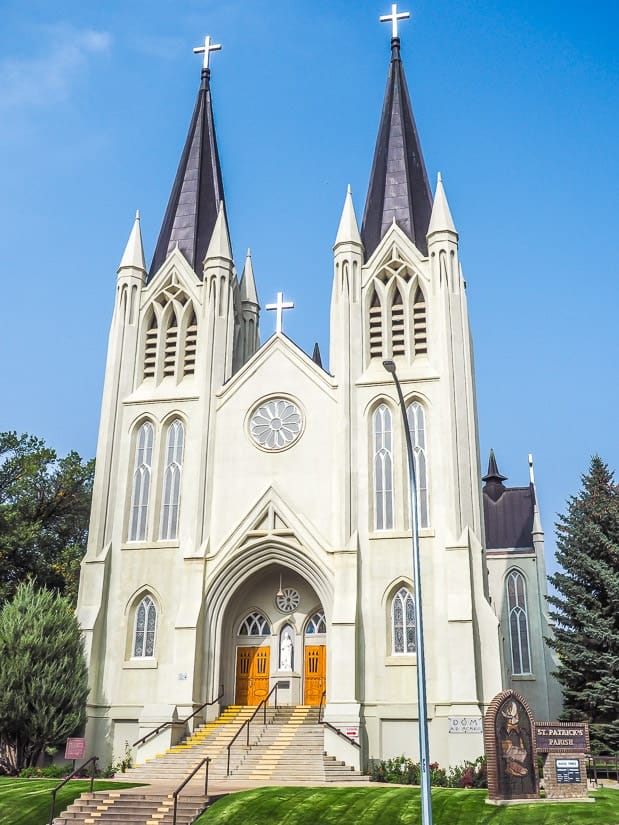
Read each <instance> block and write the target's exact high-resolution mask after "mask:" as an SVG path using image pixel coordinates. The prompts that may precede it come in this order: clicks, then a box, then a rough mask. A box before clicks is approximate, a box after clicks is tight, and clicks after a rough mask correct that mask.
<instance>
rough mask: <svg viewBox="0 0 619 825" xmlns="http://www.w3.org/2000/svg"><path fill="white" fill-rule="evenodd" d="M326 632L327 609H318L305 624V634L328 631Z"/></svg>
mask: <svg viewBox="0 0 619 825" xmlns="http://www.w3.org/2000/svg"><path fill="white" fill-rule="evenodd" d="M326 632H327V622H326V619H325V611H324V610H317V611H316V612H315V613H314V614H312V615H311V616H310V617H309V619H308V620H307V624H306V625H305V635H306V636H316V635H318V634H320V633H326Z"/></svg>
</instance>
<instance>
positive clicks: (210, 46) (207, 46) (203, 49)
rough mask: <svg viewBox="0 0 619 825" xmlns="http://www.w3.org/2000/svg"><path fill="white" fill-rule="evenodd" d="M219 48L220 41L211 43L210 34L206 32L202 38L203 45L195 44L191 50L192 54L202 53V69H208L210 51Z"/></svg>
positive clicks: (215, 50) (218, 49)
mask: <svg viewBox="0 0 619 825" xmlns="http://www.w3.org/2000/svg"><path fill="white" fill-rule="evenodd" d="M220 50H221V43H211V36H210V34H207V35H206V37H205V38H204V46H196V47H195V48H194V50H193V53H194V54H204V63H203V64H202V68H203V69H208V59H209V55H210V53H211V52H218V51H220Z"/></svg>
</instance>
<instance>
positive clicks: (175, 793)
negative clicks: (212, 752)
mask: <svg viewBox="0 0 619 825" xmlns="http://www.w3.org/2000/svg"><path fill="white" fill-rule="evenodd" d="M210 762H211V757H210V756H205V757H204V759H203V760H202V761H201V762H199V763H198V764H197V765H196V767H195V768H194V769H193V770H192V772H191V773H190V774H189V776H188V777H187V778H186V779H185V780H184V781H183V783H182V784H181V785H179V786H178V788H177V789H176V790H175V791H173V792H172V796H173V797H174V811H173V814H172V825H176V810H177V808H178V796H179V794H180V792H181V791H182V790H183V788H184V787H185V785H186V784H187V783H188V782H189V781H190V780H191V779H193V778H194V776H195V775H196V774H197V773H198V771H199V770H200V768H201V767H202V765H206V772H205V776H204V796H207V795H208V766H209V765H210Z"/></svg>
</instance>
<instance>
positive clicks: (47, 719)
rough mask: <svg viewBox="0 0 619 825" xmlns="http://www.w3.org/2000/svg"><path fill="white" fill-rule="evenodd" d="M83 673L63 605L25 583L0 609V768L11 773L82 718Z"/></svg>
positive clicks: (68, 610)
mask: <svg viewBox="0 0 619 825" xmlns="http://www.w3.org/2000/svg"><path fill="white" fill-rule="evenodd" d="M87 695H88V684H87V671H86V663H85V661H84V651H83V643H82V637H81V632H80V629H79V625H78V623H77V619H76V618H75V614H74V612H73V609H72V607H71V604H70V603H69V601H68V600H67V599H66V598H64V597H63V596H60V595H58V594H57V593H54V592H52V591H49V590H45V589H37V588H35V587H34V585H33V584H32V583H31V582H26V583H22V584H20V585H19V586H18V588H17V591H16V593H15V596H14V598H13V600H12V601H11V602H7V603H6V604H5V605H4V607H3V608H2V609H1V610H0V766H1V767H3V768H4V769H5V770H7V771H9V772H11V773H15V772H18V771H20V770H21V769H22V768H24V767H28V766H30V765H34V764H35V763H36V761H37V759H38V758H39V756H40V755H41V752H42V751H43V748H45V747H46V746H48V745H61V744H63V743H64V742H65V741H66V739H67V737H69V736H71V735H74V734H75V733H76V732H77V731H78V730H79V728H80V727H82V726H83V724H84V722H85V719H86V713H85V710H86V697H87Z"/></svg>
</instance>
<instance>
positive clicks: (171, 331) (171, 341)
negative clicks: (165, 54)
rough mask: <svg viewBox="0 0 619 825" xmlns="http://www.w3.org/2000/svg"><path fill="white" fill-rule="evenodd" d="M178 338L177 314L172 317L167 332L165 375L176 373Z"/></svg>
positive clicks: (164, 362) (164, 357)
mask: <svg viewBox="0 0 619 825" xmlns="http://www.w3.org/2000/svg"><path fill="white" fill-rule="evenodd" d="M177 338H178V327H177V326H176V316H172V318H170V324H169V326H168V328H167V330H166V334H165V352H164V355H163V375H164V378H165V377H166V376H168V375H174V369H175V367H176V341H177Z"/></svg>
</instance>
